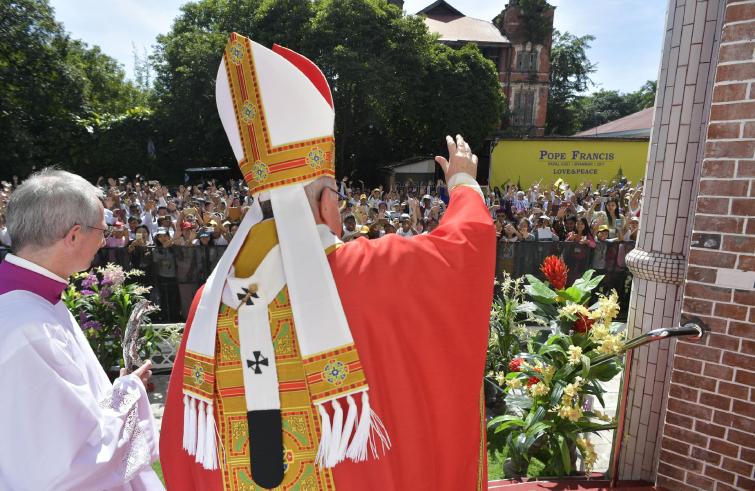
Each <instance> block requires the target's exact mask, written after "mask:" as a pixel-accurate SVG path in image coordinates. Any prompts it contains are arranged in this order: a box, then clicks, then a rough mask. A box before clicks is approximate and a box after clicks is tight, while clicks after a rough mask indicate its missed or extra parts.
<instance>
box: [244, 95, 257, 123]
mask: <svg viewBox="0 0 755 491" xmlns="http://www.w3.org/2000/svg"><path fill="white" fill-rule="evenodd" d="M255 116H257V108H256V107H254V104H252V103H251V102H250V101H246V102H244V105H243V106H242V107H241V119H242V121H244V122H245V123H246V124H251V123H252V120H253V119H254V118H255Z"/></svg>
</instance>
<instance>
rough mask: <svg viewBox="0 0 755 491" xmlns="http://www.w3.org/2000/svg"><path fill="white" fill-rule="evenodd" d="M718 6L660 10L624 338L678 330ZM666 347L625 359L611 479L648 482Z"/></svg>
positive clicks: (691, 2) (679, 4)
mask: <svg viewBox="0 0 755 491" xmlns="http://www.w3.org/2000/svg"><path fill="white" fill-rule="evenodd" d="M723 5H724V0H699V1H698V0H669V2H668V7H667V12H666V34H665V37H664V44H663V56H662V60H661V67H660V71H659V75H658V93H657V95H656V101H655V114H654V119H653V128H652V130H651V136H650V148H649V151H648V165H647V171H646V180H645V191H644V198H643V207H642V216H641V218H640V233H639V236H638V240H637V248H636V249H634V250H633V251H632V252H631V253H630V254H628V255H627V258H626V263H627V266H628V267H629V269H630V270H631V271H632V273H633V274H634V280H633V284H632V296H631V299H630V305H629V318H628V323H627V335H628V336H629V337H634V336H638V335H640V334H641V333H643V332H647V331H649V330H651V329H655V328H659V327H668V326H674V325H678V322H679V313H680V310H681V299H682V281H683V278H684V273H685V268H686V257H685V253H686V251H687V250H688V248H689V242H690V235H691V234H690V230H691V221H690V218H691V213H692V210H694V203H695V194H696V190H697V181H698V180H699V173H700V171H699V170H700V162H701V161H702V155H703V142H704V140H705V127H706V122H707V121H706V120H707V117H708V114H709V107H710V100H711V92H712V87H713V74H714V69H715V61H716V57H717V51H718V49H717V45H718V41H719V37H720V32H721V29H720V25H721V24H720V23H721V17H722V13H723ZM673 348H674V347H673V344H671V343H669V342H668V341H664V342H655V343H652V344H650V345H648V346H646V347H643V348H640V349H638V350H636V351H634V352H633V353H632V355H631V356H632V357H633V359H632V373H631V378H630V380H624V383H625V384H628V385H629V394H628V401H627V417H626V430H625V437H624V448H622V454H621V462H620V463H619V464H620V465H619V476H620V477H621V479H643V480H653V479H654V478H655V471H656V469H655V468H656V463H657V458H658V452H659V448H660V437H659V435H660V433H661V432H660V430H661V428H662V422H663V421H662V418H661V415H662V414H664V411H665V406H666V394H667V393H668V384H669V379H670V362H671V360H672V358H671V356H670V353H671V354H672V353H673Z"/></svg>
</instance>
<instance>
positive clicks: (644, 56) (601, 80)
mask: <svg viewBox="0 0 755 491" xmlns="http://www.w3.org/2000/svg"><path fill="white" fill-rule="evenodd" d="M432 1H433V0H406V1H405V3H404V10H405V11H406V12H407V13H415V12H417V11H419V10H421V9H422V8H423V7H425V6H427V5H428V4H430V3H432ZM549 1H550V3H551V5H554V6H556V13H555V19H554V25H555V28H556V29H558V30H560V31H568V32H570V33H572V34H574V35H578V36H582V35H585V34H592V35H593V36H595V38H596V39H595V41H593V42H592V47H591V49H590V50H589V51H588V53H587V54H588V57H589V59H590V60H591V61H592V62H594V63H596V64H597V70H596V72H595V73H594V74H592V77H591V78H592V79H593V81H594V82H595V86H594V87H592V88H591V89H590V91H594V90H599V89H606V90H619V91H621V92H631V91H634V90H637V89H639V88H640V86H642V84H644V83H645V81H646V80H655V79H656V78H657V76H658V65H659V63H660V57H661V47H662V41H663V27H664V23H665V15H666V2H665V1H663V0H549ZM50 3H51V5H52V6H53V7H54V8H55V17H56V19H57V20H58V21H59V22H62V23H63V25H64V27H65V29H66V30H67V31H68V32H70V33H71V35H72V36H73V37H74V38H78V39H81V40H83V41H84V42H86V43H88V44H90V45H98V46H100V48H101V49H102V50H103V51H104V52H105V53H106V54H108V55H110V56H112V57H113V58H115V59H117V60H118V61H119V62H120V63H121V64H123V66H124V68H125V69H126V73H127V76H129V78H133V66H134V56H133V53H134V48H136V50H137V52H138V53H139V54H140V55H142V54H143V52H144V50H145V49H146V50H147V52H151V49H152V46H153V45H154V44H155V42H156V41H155V38H156V37H157V35H158V34H163V33H166V32H168V31H169V30H170V28H171V25H172V24H173V20H174V19H175V18H176V17H177V16H178V15H179V13H180V11H179V7H180V6H181V5H182V4H183V3H185V0H50ZM449 3H451V5H453V6H454V7H455V8H456V9H458V10H459V11H461V12H462V13H464V14H465V15H467V16H469V17H477V18H480V19H486V20H492V19H493V17H495V16H496V15H497V14H498V13H499V12H500V11H501V10H502V9H503V7H504V6H505V5H506V3H507V0H449Z"/></svg>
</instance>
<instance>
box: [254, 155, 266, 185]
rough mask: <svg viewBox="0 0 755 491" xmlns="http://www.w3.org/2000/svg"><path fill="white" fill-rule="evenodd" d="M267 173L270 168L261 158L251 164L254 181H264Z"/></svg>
mask: <svg viewBox="0 0 755 491" xmlns="http://www.w3.org/2000/svg"><path fill="white" fill-rule="evenodd" d="M269 174H270V169H269V168H268V166H267V165H265V163H264V162H262V161H261V160H258V161H257V162H255V163H254V165H252V175H253V176H254V180H255V181H256V182H260V183H261V182H265V179H267V176H268V175H269Z"/></svg>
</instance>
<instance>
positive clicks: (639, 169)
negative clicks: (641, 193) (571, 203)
mask: <svg viewBox="0 0 755 491" xmlns="http://www.w3.org/2000/svg"><path fill="white" fill-rule="evenodd" d="M647 153H648V141H647V140H641V141H636V140H609V139H602V138H590V139H576V138H575V139H558V140H556V139H554V140H549V139H534V140H500V141H499V142H498V143H497V144H496V146H495V148H494V149H493V153H492V154H491V156H490V181H489V182H490V188H491V189H493V187H495V186H497V187H498V188H500V189H501V190H503V189H504V187H505V186H506V184H510V185H511V184H517V183H520V184H521V187H522V188H523V189H525V190H526V189H528V188H529V187H530V186H532V185H533V184H537V183H539V184H540V189H544V188H550V186H552V185H553V184H554V183H556V182H558V181H559V179H561V180H562V181H564V182H568V183H569V184H570V185H571V187H572V189H575V188H577V187H579V186H580V184H583V183H588V182H589V183H591V184H592V187H593V188H595V187H596V186H598V184H600V183H601V182H605V183H607V184H610V183H611V182H612V181H614V180H617V179H618V178H619V177H620V176H622V175H623V176H626V177H627V179H628V180H629V181H631V182H632V184H636V183H637V182H638V181H639V180H640V179H644V177H645V162H646V160H647Z"/></svg>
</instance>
